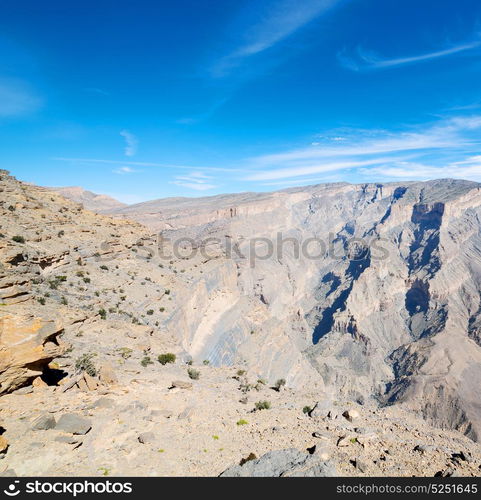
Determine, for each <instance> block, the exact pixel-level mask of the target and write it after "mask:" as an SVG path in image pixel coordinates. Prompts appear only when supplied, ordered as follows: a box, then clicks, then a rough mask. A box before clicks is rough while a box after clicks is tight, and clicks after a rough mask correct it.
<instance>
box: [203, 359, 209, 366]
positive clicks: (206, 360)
mask: <svg viewBox="0 0 481 500" xmlns="http://www.w3.org/2000/svg"><path fill="white" fill-rule="evenodd" d="M202 364H203V365H204V366H209V365H210V361H209V360H208V359H204V361H202Z"/></svg>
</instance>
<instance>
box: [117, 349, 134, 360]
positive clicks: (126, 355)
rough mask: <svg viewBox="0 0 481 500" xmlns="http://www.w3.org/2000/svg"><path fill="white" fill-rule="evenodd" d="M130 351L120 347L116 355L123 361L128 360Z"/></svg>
mask: <svg viewBox="0 0 481 500" xmlns="http://www.w3.org/2000/svg"><path fill="white" fill-rule="evenodd" d="M132 352H133V351H132V349H130V347H120V348H119V350H118V353H119V354H120V356H121V357H122V358H123V359H129V358H130V357H131V356H132Z"/></svg>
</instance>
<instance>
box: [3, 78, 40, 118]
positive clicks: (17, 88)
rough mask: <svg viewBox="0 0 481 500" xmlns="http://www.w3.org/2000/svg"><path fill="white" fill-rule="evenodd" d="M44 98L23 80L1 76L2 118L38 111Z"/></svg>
mask: <svg viewBox="0 0 481 500" xmlns="http://www.w3.org/2000/svg"><path fill="white" fill-rule="evenodd" d="M41 106H42V99H40V97H38V96H37V95H36V94H35V92H34V91H33V90H31V89H30V87H29V86H28V85H27V84H26V83H25V82H23V81H21V80H18V79H13V78H0V118H12V117H17V116H23V115H28V114H30V113H34V112H36V111H38V110H39V109H40V108H41Z"/></svg>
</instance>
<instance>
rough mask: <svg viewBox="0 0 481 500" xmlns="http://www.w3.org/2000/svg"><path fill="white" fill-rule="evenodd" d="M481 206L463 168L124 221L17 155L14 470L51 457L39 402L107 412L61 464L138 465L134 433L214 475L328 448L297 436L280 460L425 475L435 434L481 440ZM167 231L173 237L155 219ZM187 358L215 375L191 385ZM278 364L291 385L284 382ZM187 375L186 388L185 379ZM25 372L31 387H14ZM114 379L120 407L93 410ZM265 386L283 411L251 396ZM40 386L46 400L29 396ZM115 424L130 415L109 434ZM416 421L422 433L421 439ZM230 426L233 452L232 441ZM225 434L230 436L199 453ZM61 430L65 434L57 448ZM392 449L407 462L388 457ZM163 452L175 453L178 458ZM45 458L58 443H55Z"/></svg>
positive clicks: (11, 287) (10, 305) (4, 250)
mask: <svg viewBox="0 0 481 500" xmlns="http://www.w3.org/2000/svg"><path fill="white" fill-rule="evenodd" d="M156 206H157V207H156ZM159 207H160V208H159ZM112 215H116V214H115V213H112ZM126 216H127V217H132V218H137V219H138V220H141V221H143V222H145V223H148V224H149V225H150V228H146V227H145V226H142V225H140V224H139V223H138V222H136V221H131V220H128V219H126ZM479 220H481V191H480V186H479V185H478V184H476V183H469V182H464V181H451V180H440V181H431V182H426V183H406V184H387V185H378V184H370V185H357V186H354V185H349V184H334V185H319V186H310V187H303V188H296V189H291V190H286V191H281V192H277V193H265V194H252V193H244V194H240V195H226V196H222V197H215V198H204V199H196V200H163V201H162V202H161V203H160V205H159V204H157V202H153V203H152V204H150V205H149V204H147V205H142V206H140V205H139V206H134V207H125V208H122V209H120V210H119V213H118V214H117V215H116V216H115V217H110V216H106V215H99V214H94V213H92V212H90V211H88V210H85V209H84V208H83V207H82V206H80V205H78V204H76V203H74V202H72V201H70V200H68V199H66V198H64V197H63V196H61V195H60V194H59V193H57V192H52V191H49V190H47V189H45V188H39V187H36V186H32V185H25V184H22V183H21V182H19V181H17V180H16V179H15V178H13V177H11V176H10V175H8V173H6V172H5V171H0V318H1V322H0V325H1V328H2V330H1V331H0V379H1V384H2V385H1V393H2V397H1V398H0V409H2V410H3V411H4V412H5V415H6V417H8V418H6V424H5V425H4V428H5V429H7V430H6V433H5V438H6V439H7V440H8V443H10V446H9V448H8V450H7V453H6V458H7V459H8V464H7V465H9V466H10V467H11V468H12V469H13V470H15V471H16V472H17V473H19V474H25V473H27V472H30V473H32V474H37V473H39V474H40V473H44V472H45V471H46V470H49V469H48V466H47V465H45V464H44V463H40V461H38V460H37V462H36V463H33V462H26V463H24V455H25V454H28V453H30V451H29V449H28V446H30V445H29V444H28V439H27V438H25V437H24V433H25V432H27V431H28V432H30V431H31V432H32V433H34V434H35V436H36V437H35V439H33V438H32V439H33V441H32V442H31V443H30V444H31V445H32V446H34V445H35V446H37V444H35V443H36V442H37V441H38V439H39V438H38V436H42V437H43V436H47V435H50V434H55V432H56V430H53V431H52V430H50V431H47V432H38V431H36V432H34V431H33V430H32V429H31V428H30V426H26V425H25V423H23V420H21V419H22V418H24V417H25V415H24V413H26V414H28V422H32V421H33V420H34V418H35V417H37V416H38V414H39V409H41V410H42V411H48V412H49V413H52V414H53V415H54V417H55V421H56V422H57V424H56V425H59V423H60V420H61V415H62V414H65V413H67V412H68V413H73V414H77V415H78V416H81V415H87V414H90V412H92V413H93V414H95V420H93V419H92V421H93V422H95V425H94V426H93V427H92V430H91V432H88V434H86V435H85V437H82V438H81V439H79V440H78V441H77V440H76V441H75V443H76V444H75V445H72V446H77V445H78V450H80V451H79V452H78V453H84V455H81V457H82V461H79V462H77V460H76V456H73V457H72V456H68V457H67V458H66V459H65V464H64V468H63V469H61V470H64V471H68V473H70V474H71V473H76V472H77V470H76V469H72V468H69V467H73V466H72V465H68V464H77V463H80V462H81V463H82V466H83V469H82V470H83V471H87V470H88V471H89V472H92V470H94V471H98V469H92V467H104V468H105V466H106V464H107V465H108V464H109V463H110V460H111V456H112V455H115V456H118V457H120V458H119V460H118V461H116V465H115V467H116V470H118V471H122V472H123V473H124V472H126V469H125V468H126V467H127V465H126V464H125V463H121V461H122V460H123V461H124V462H125V460H124V457H125V455H124V453H123V451H124V450H126V449H129V448H130V447H131V446H139V448H140V449H142V452H141V453H139V455H136V454H135V453H134V456H133V458H135V457H137V458H135V460H138V467H139V469H138V470H139V471H142V472H145V470H146V469H145V466H146V464H147V465H148V464H150V463H155V464H156V466H159V467H161V470H162V472H163V473H165V474H169V473H170V472H172V471H171V469H169V467H171V466H172V467H173V468H175V471H177V472H179V471H181V472H182V473H184V474H185V473H187V472H189V471H190V470H191V468H192V467H194V468H196V469H195V471H196V473H200V472H204V473H212V470H214V469H212V468H209V466H210V464H211V463H215V464H216V465H215V472H214V473H215V474H219V473H220V472H221V471H222V470H224V469H225V464H226V463H238V462H239V460H240V459H241V458H242V457H246V456H248V455H249V453H255V454H256V456H258V457H262V456H263V455H264V454H265V453H267V452H269V451H271V450H272V449H283V448H289V447H294V448H296V449H297V450H307V449H311V450H312V447H313V445H314V444H316V443H318V444H319V446H321V444H322V446H321V447H320V448H319V453H317V452H316V453H314V454H313V455H309V457H310V458H308V457H307V454H306V453H305V452H304V451H302V452H298V453H301V456H300V457H298V458H293V459H292V460H294V462H292V461H291V462H289V461H287V462H286V461H284V462H283V463H284V466H285V467H286V468H285V470H281V471H280V473H281V474H291V473H292V474H294V473H298V472H299V471H298V470H297V469H296V467H297V466H298V465H299V464H302V468H301V469H302V470H305V469H308V470H309V474H318V473H319V474H320V473H321V472H319V471H317V469H315V468H314V469H312V468H310V467H311V465H312V466H313V467H314V460H315V461H317V462H315V463H316V464H317V463H318V462H323V460H324V461H325V460H328V459H329V458H328V457H330V456H331V455H332V450H335V454H337V456H338V460H336V461H335V463H336V467H337V468H338V470H341V471H342V472H343V473H349V474H351V473H352V474H357V473H358V472H359V471H360V468H358V467H357V465H354V464H357V463H358V459H359V460H360V461H361V462H366V463H368V467H367V469H366V468H365V467H363V466H361V468H362V469H365V470H368V473H369V474H376V473H377V474H387V473H395V474H400V475H402V474H409V472H410V471H415V472H417V473H423V474H424V473H427V472H426V470H427V469H426V470H425V468H421V467H418V466H417V465H416V463H414V462H412V461H411V458H412V457H411V455H410V454H415V458H416V459H418V458H419V456H420V452H419V451H415V452H414V451H413V450H414V448H415V446H416V445H418V444H420V441H421V437H422V436H423V435H424V434H426V432H428V431H429V432H428V434H429V435H430V439H429V442H426V443H424V442H423V443H421V444H423V445H424V444H429V445H433V444H435V443H436V442H437V439H438V438H437V436H438V435H443V436H448V437H446V439H443V442H444V443H446V444H445V448H446V449H447V448H449V449H451V448H452V450H453V452H456V453H457V452H458V451H459V450H457V445H456V446H454V445H453V443H456V439H461V438H463V436H460V435H459V432H461V433H464V434H466V435H467V436H469V437H470V438H471V439H472V440H479V438H480V436H481V427H480V426H481V408H480V403H479V398H478V396H477V394H478V391H479V384H480V381H481V380H480V377H481V368H480V367H481V345H480V342H479V337H480V334H479V332H480V331H481V327H480V326H479V324H481V322H480V319H479V318H480V311H481V306H480V304H481V292H480V291H481V252H480V251H479V249H480V248H481V236H480V235H481V231H480V223H479ZM158 228H161V229H162V234H161V237H162V238H160V239H159V237H158V236H159V235H155V234H152V232H153V231H155V230H157V229H158ZM185 238H188V239H187V240H186V239H185ZM169 240H170V241H169ZM184 244H185V248H182V245H184ZM271 247H272V248H271ZM192 250H194V251H192ZM266 250H267V255H266V253H265V251H266ZM183 252H185V253H183ZM64 343H65V345H66V346H68V348H67V349H63V348H62V347H61V346H62V345H64ZM167 353H169V354H174V355H175V359H176V362H175V363H172V364H171V365H165V366H164V365H161V364H160V363H159V362H158V361H157V360H158V359H159V355H162V354H164V355H165V354H167ZM52 358H55V359H52ZM51 361H52V363H51ZM187 363H188V364H189V365H190V364H193V365H194V368H195V369H196V371H199V373H200V377H199V379H198V380H196V381H195V383H193V382H188V380H189V379H188V372H187V368H188V365H187ZM112 367H115V368H114V369H113V368H112ZM114 370H115V371H114ZM39 377H41V378H39ZM62 377H65V378H62ZM280 380H285V381H286V386H285V390H282V391H275V390H272V387H276V384H277V382H278V381H280ZM159 381H161V382H159ZM172 381H184V382H187V383H188V384H189V385H188V386H186V388H185V389H181V388H180V386H178V387H175V388H172ZM235 381H237V382H238V383H237V382H235ZM44 382H45V383H47V386H45V384H44ZM26 384H34V385H35V387H32V388H27V387H26V388H23V389H21V391H15V389H16V388H18V387H21V386H23V385H26ZM57 384H59V385H58V386H57ZM175 385H177V382H176V383H175ZM42 386H43V387H42ZM187 387H188V388H187ZM12 391H13V392H12ZM81 391H84V392H81ZM265 391H268V392H265ZM257 392H265V394H257ZM7 393H11V394H7ZM103 395H108V397H109V399H112V401H113V403H112V404H110V403H109V404H107V405H105V406H104V405H99V406H98V407H97V406H96V405H95V401H97V400H98V398H99V397H100V396H103ZM262 401H267V402H269V403H270V404H271V409H269V410H263V411H256V412H253V413H252V412H250V410H252V409H253V408H254V407H255V404H256V402H262ZM341 401H342V404H340V402H341ZM12 402H13V403H12ZM29 402H34V403H35V406H34V407H32V408H30V410H29V411H27V410H26V409H25V408H27V407H28V405H29ZM316 402H318V403H317V404H316ZM171 403H172V407H171V406H170V405H171ZM31 404H33V403H31ZM379 404H381V405H382V406H384V408H382V409H380V408H379ZM364 407H366V408H369V409H370V410H369V411H371V409H372V411H373V412H374V413H373V414H372V415H373V420H370V419H369V418H368V417H367V416H366V415H365V414H364V412H363V411H362V408H364ZM303 409H304V410H305V411H303ZM352 409H355V410H356V411H357V412H358V413H359V414H360V416H356V415H355V413H354V412H352V414H351V410H352ZM381 410H382V412H381ZM391 410H392V411H391ZM346 411H349V413H348V414H347V416H343V413H346ZM159 412H162V413H159ZM377 412H380V413H379V414H378V413H377ZM413 412H416V413H417V414H418V415H421V416H423V417H424V418H425V419H426V420H427V421H428V422H429V423H426V422H422V424H419V422H417V421H416V424H412V427H409V428H408V426H407V425H404V424H405V420H404V415H410V416H412V413H413ZM118 414H122V418H118V416H117V415H118ZM167 415H168V417H167ZM382 415H388V417H386V419H384V417H382ZM399 415H403V417H402V422H401V423H402V425H401V424H399V421H398V420H399V418H400V417H399ZM374 417H375V418H374ZM2 418H3V413H2ZM82 418H84V417H82ZM410 418H411V417H409V418H407V420H406V422H408V421H409V419H410ZM97 419H100V420H97ZM113 419H118V425H119V426H120V427H119V429H117V427H116V426H113V427H112V430H111V431H110V430H107V428H108V426H109V425H110V423H111V422H112V421H113ZM286 419H287V420H286ZM396 419H398V420H396ZM350 420H352V422H351V421H350ZM116 421H117V420H116ZM274 421H275V422H276V423H275V424H274V423H273V422H274ZM99 422H102V425H100V424H99ZM284 422H288V423H287V424H286V425H285V426H284ZM134 423H135V426H136V428H135V429H130V428H129V425H130V424H134ZM157 424H158V425H157ZM398 424H399V425H398ZM432 424H434V425H435V426H438V427H442V428H445V429H454V430H455V431H453V432H452V433H451V431H448V430H445V431H442V432H441V431H440V430H439V429H434V428H433V426H432ZM61 425H63V424H61ZM409 425H410V426H411V424H409ZM192 426H195V428H196V430H197V431H198V432H199V433H201V434H202V439H201V440H198V441H196V443H197V444H196V446H197V448H196V449H199V450H201V451H202V453H203V455H202V456H205V457H207V456H208V457H209V458H208V460H209V461H212V462H208V461H207V459H205V460H204V459H203V460H204V461H203V460H200V459H199V456H198V455H196V456H193V457H191V458H192V460H191V461H190V458H189V457H188V454H189V449H193V448H192V446H191V443H190V441H189V440H187V441H188V442H187V443H186V440H185V436H186V435H187V434H189V435H190V434H191V429H192ZM27 427H28V429H27ZM363 427H364V428H365V429H364V431H363V432H361V430H362V428H363ZM391 428H394V429H395V433H394V435H393V436H392V439H391V431H390V429H391ZM146 429H154V430H155V436H156V439H158V442H159V448H158V449H156V450H155V449H154V448H156V446H155V447H154V446H152V445H149V446H145V445H143V446H142V444H141V443H139V442H138V439H137V437H138V436H140V435H141V434H142V433H143V432H145V431H146ZM222 429H225V435H224V436H222V435H221V434H222V433H221V430H222ZM279 429H281V431H282V432H279ZM360 429H361V430H360ZM413 429H414V430H413ZM415 429H418V430H419V431H417V430H415ZM59 430H60V428H59ZM301 430H302V432H301ZM134 431H135V432H134ZM457 431H459V432H457ZM117 432H118V433H119V435H117ZM326 432H327V435H324V434H325V433H326ZM314 433H315V434H316V436H314V435H313V434H314ZM413 433H414V436H415V437H416V442H412V443H411V442H408V440H409V439H411V440H412V435H413ZM399 435H402V436H403V440H404V442H403V443H402V445H401V444H399V443H397V441H396V440H397V438H398V436H399ZM82 436H83V435H82ZM106 436H108V439H109V440H110V441H109V442H112V443H115V446H119V447H120V452H119V453H116V452H115V450H114V453H112V450H106V451H105V454H101V457H102V460H100V458H99V462H98V463H96V464H95V465H93V464H91V463H89V458H88V457H89V456H93V455H95V454H96V453H97V452H99V450H101V449H102V444H103V441H104V440H105V439H106ZM182 436H184V437H183V438H182ZM214 436H215V437H216V438H219V440H224V442H225V443H236V448H235V449H234V448H232V449H231V448H230V447H229V450H227V448H228V447H227V446H225V445H224V444H222V445H221V443H218V445H219V446H218V447H217V439H215V438H214ZM246 436H247V437H246ZM253 436H254V437H255V439H254V441H253V442H255V443H256V445H255V446H252V447H249V443H250V442H251V437H253ZM284 436H288V437H286V438H284ZM321 436H322V437H321ZM117 437H118V438H119V439H117ZM324 438H326V439H324ZM182 439H183V440H182ZM193 439H197V438H195V436H194V437H193ZM24 441H25V443H26V444H25V445H24V446H23V447H22V443H23V442H24ZM67 441H69V442H70V441H71V440H70V439H69V440H67ZM320 441H322V443H320ZM386 441H389V446H386V445H385V444H384V443H386ZM466 441H467V439H464V441H462V443H463V447H465V448H466V449H470V450H471V448H470V447H469V446H468V445H466ZM80 442H82V444H81V445H80V444H78V443H80ZM213 442H215V443H216V444H215V446H216V449H218V450H220V449H221V448H222V449H223V450H224V451H223V452H222V453H221V452H220V451H219V453H218V454H217V453H216V454H214V453H206V452H204V451H203V450H208V451H213V449H212V443H213ZM460 442H461V441H460ZM172 443H175V448H176V449H175V451H173V450H172V448H173V447H174V445H172V446H171V444H172ZM406 443H407V444H406ZM471 444H472V445H473V447H474V448H472V449H473V454H474V455H476V454H477V452H476V448H475V447H476V446H477V445H476V444H475V443H471ZM60 445H61V446H68V442H67V443H63V444H62V443H61V442H56V443H55V444H54V445H53V446H60ZM89 446H91V447H92V448H89ZM112 446H113V445H112ZM443 446H444V445H443ZM169 447H170V448H171V449H170V450H169ZM324 448H326V449H324ZM388 448H390V450H391V453H396V463H397V460H398V459H399V460H400V462H399V463H402V464H403V465H402V467H403V469H402V470H401V469H397V468H396V467H397V466H396V465H395V463H394V462H395V461H392V462H393V463H390V460H389V457H387V454H386V452H385V450H386V449H388ZM75 449H77V448H75ZM160 450H162V451H160ZM393 450H395V451H393ZM406 450H408V451H406ZM117 451H119V450H117ZM154 452H155V454H156V455H155V458H154V456H153V455H149V456H148V457H146V456H145V455H142V453H154ZM164 452H165V453H173V455H171V456H170V457H169V459H168V460H165V461H164V462H165V463H163V465H162V463H160V461H159V459H158V457H159V456H162V455H163V453H164ZM49 453H51V455H52V456H58V450H57V449H55V448H53V449H52V450H50V451H49ZM292 453H293V452H292ZM292 453H291V452H290V454H289V456H290V457H291V458H292ZM30 454H31V453H30ZM315 455H316V456H315ZM425 455H426V457H427V456H429V467H430V468H429V473H430V474H431V473H432V474H434V473H435V472H437V471H441V470H444V469H445V468H446V467H445V466H446V460H447V459H446V457H447V456H448V455H446V456H445V454H444V451H440V450H434V451H433V450H429V449H428V450H427V451H426V453H425ZM474 455H473V456H474ZM174 456H175V459H174V458H173V457H174ZM391 456H393V455H391ZM423 456H424V455H423ZM449 456H451V454H449ZM211 457H212V458H211ZM306 457H307V458H306ZM386 457H387V458H386ZM434 459H435V460H434ZM296 460H298V461H297V462H296ZM329 460H330V459H329ZM432 460H434V461H432ZM449 460H451V459H449ZM47 462H48V460H45V463H47ZM276 463H277V462H276V461H275V463H274V465H275V464H276ZM426 463H427V462H426ZM169 464H171V465H169ZM172 464H175V465H172ZM205 464H207V465H205ZM289 464H290V465H289ZM247 465H248V464H245V465H244V466H247ZM271 465H272V464H271ZM468 465H469V466H468ZM244 466H243V467H244ZM252 466H253V465H250V466H249V467H252ZM275 466H276V467H277V465H275ZM316 466H317V465H316ZM279 467H280V466H279ZM289 467H290V468H289ZM423 467H424V466H423ZM434 467H436V470H434V469H433V468H434ZM460 467H461V470H463V471H464V472H465V473H469V474H472V473H473V471H474V470H476V471H478V470H479V469H478V468H477V467H478V465H477V464H474V465H473V466H472V467H471V464H467V463H465V462H463V464H462V466H460ZM59 470H60V469H59ZM244 470H246V469H244ZM275 470H276V471H279V470H280V469H279V468H276V469H275ZM50 472H55V471H53V469H52V470H50ZM94 473H97V472H94ZM152 473H155V470H154V469H152ZM179 473H180V472H179ZM299 473H301V472H299Z"/></svg>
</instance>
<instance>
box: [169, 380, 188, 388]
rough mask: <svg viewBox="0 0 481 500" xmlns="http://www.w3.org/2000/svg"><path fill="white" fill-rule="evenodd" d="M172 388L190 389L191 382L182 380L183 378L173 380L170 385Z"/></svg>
mask: <svg viewBox="0 0 481 500" xmlns="http://www.w3.org/2000/svg"><path fill="white" fill-rule="evenodd" d="M170 387H171V388H172V389H175V388H177V389H192V387H193V385H192V382H184V381H183V380H174V381H173V382H172V384H171V385H170Z"/></svg>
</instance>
